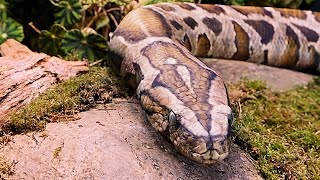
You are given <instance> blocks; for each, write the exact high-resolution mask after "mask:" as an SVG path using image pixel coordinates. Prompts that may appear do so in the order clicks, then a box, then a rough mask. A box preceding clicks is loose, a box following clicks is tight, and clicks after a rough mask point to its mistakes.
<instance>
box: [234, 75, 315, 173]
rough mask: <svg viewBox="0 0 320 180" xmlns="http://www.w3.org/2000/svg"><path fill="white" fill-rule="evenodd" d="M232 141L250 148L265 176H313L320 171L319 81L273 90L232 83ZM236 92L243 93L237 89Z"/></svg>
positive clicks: (255, 84)
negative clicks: (236, 96) (233, 95)
mask: <svg viewBox="0 0 320 180" xmlns="http://www.w3.org/2000/svg"><path fill="white" fill-rule="evenodd" d="M229 90H231V91H230V94H241V97H242V98H244V99H242V100H239V101H238V102H237V103H235V102H234V100H233V103H234V106H235V109H237V111H236V113H235V117H236V120H235V121H234V124H233V130H234V135H235V137H236V141H237V142H238V143H239V144H241V145H242V146H245V147H247V148H248V151H249V152H250V153H251V155H252V156H253V157H254V158H255V159H256V160H257V161H258V165H259V169H260V171H261V173H262V175H263V176H264V177H265V178H266V179H317V178H319V176H318V175H319V173H320V159H319V156H320V131H319V129H320V121H319V118H320V83H319V80H318V79H315V81H314V82H313V83H310V84H309V85H307V86H304V87H300V88H297V89H294V90H291V91H288V92H284V93H280V94H279V93H273V92H270V90H268V89H267V88H265V87H263V85H262V83H261V82H259V81H248V80H245V81H242V82H240V83H239V84H237V85H234V86H230V88H229ZM239 91H240V92H241V93H239Z"/></svg>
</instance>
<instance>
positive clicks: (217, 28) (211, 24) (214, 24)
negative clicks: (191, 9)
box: [202, 17, 222, 36]
mask: <svg viewBox="0 0 320 180" xmlns="http://www.w3.org/2000/svg"><path fill="white" fill-rule="evenodd" d="M202 22H203V24H205V25H206V26H207V27H208V28H209V29H210V30H211V31H212V32H213V33H214V34H215V35H216V36H218V35H219V34H220V33H221V31H222V23H221V22H220V21H218V20H217V19H216V18H214V17H212V18H208V17H205V18H203V19H202Z"/></svg>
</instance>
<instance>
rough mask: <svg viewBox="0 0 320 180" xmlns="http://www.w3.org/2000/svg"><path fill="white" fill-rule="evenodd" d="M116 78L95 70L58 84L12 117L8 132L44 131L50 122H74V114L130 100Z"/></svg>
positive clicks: (109, 72)
mask: <svg viewBox="0 0 320 180" xmlns="http://www.w3.org/2000/svg"><path fill="white" fill-rule="evenodd" d="M112 74H113V73H112V72H111V70H110V69H109V68H92V69H91V70H90V72H89V73H86V74H83V75H80V76H79V77H75V78H72V79H70V80H67V81H65V82H62V83H60V84H58V85H57V86H56V87H54V88H53V89H50V90H47V91H46V92H45V93H43V94H41V95H40V97H38V98H37V99H36V100H35V101H33V102H32V103H31V104H29V105H28V106H26V107H25V108H23V109H21V110H19V111H18V112H16V113H14V114H12V115H11V116H10V117H9V123H8V124H7V125H6V127H5V129H6V130H7V131H8V132H13V133H19V132H27V131H34V130H41V129H43V127H44V125H45V124H46V123H48V122H57V121H68V120H74V119H75V117H74V116H73V115H74V114H76V113H77V112H80V111H84V110H86V109H88V108H90V107H92V106H94V105H96V103H97V102H103V103H104V102H109V101H111V100H112V98H113V97H124V96H126V94H127V92H128V91H127V89H126V88H125V87H124V85H123V84H121V82H122V80H121V79H119V78H117V77H116V76H114V75H112Z"/></svg>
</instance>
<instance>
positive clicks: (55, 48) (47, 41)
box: [39, 24, 67, 55]
mask: <svg viewBox="0 0 320 180" xmlns="http://www.w3.org/2000/svg"><path fill="white" fill-rule="evenodd" d="M66 32H67V30H66V28H65V27H63V26H61V25H59V24H54V25H53V26H52V27H51V29H50V31H47V30H42V31H41V33H40V36H39V48H40V49H41V50H42V51H43V52H45V53H47V54H50V55H56V54H62V52H60V51H61V40H62V39H63V37H64V35H65V34H66Z"/></svg>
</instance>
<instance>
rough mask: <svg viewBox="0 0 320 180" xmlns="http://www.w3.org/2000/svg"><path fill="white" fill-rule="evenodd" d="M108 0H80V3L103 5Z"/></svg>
mask: <svg viewBox="0 0 320 180" xmlns="http://www.w3.org/2000/svg"><path fill="white" fill-rule="evenodd" d="M108 2H109V0H81V3H82V5H88V6H92V5H93V4H96V5H97V6H99V7H104V6H105V5H106V4H107V3H108Z"/></svg>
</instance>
